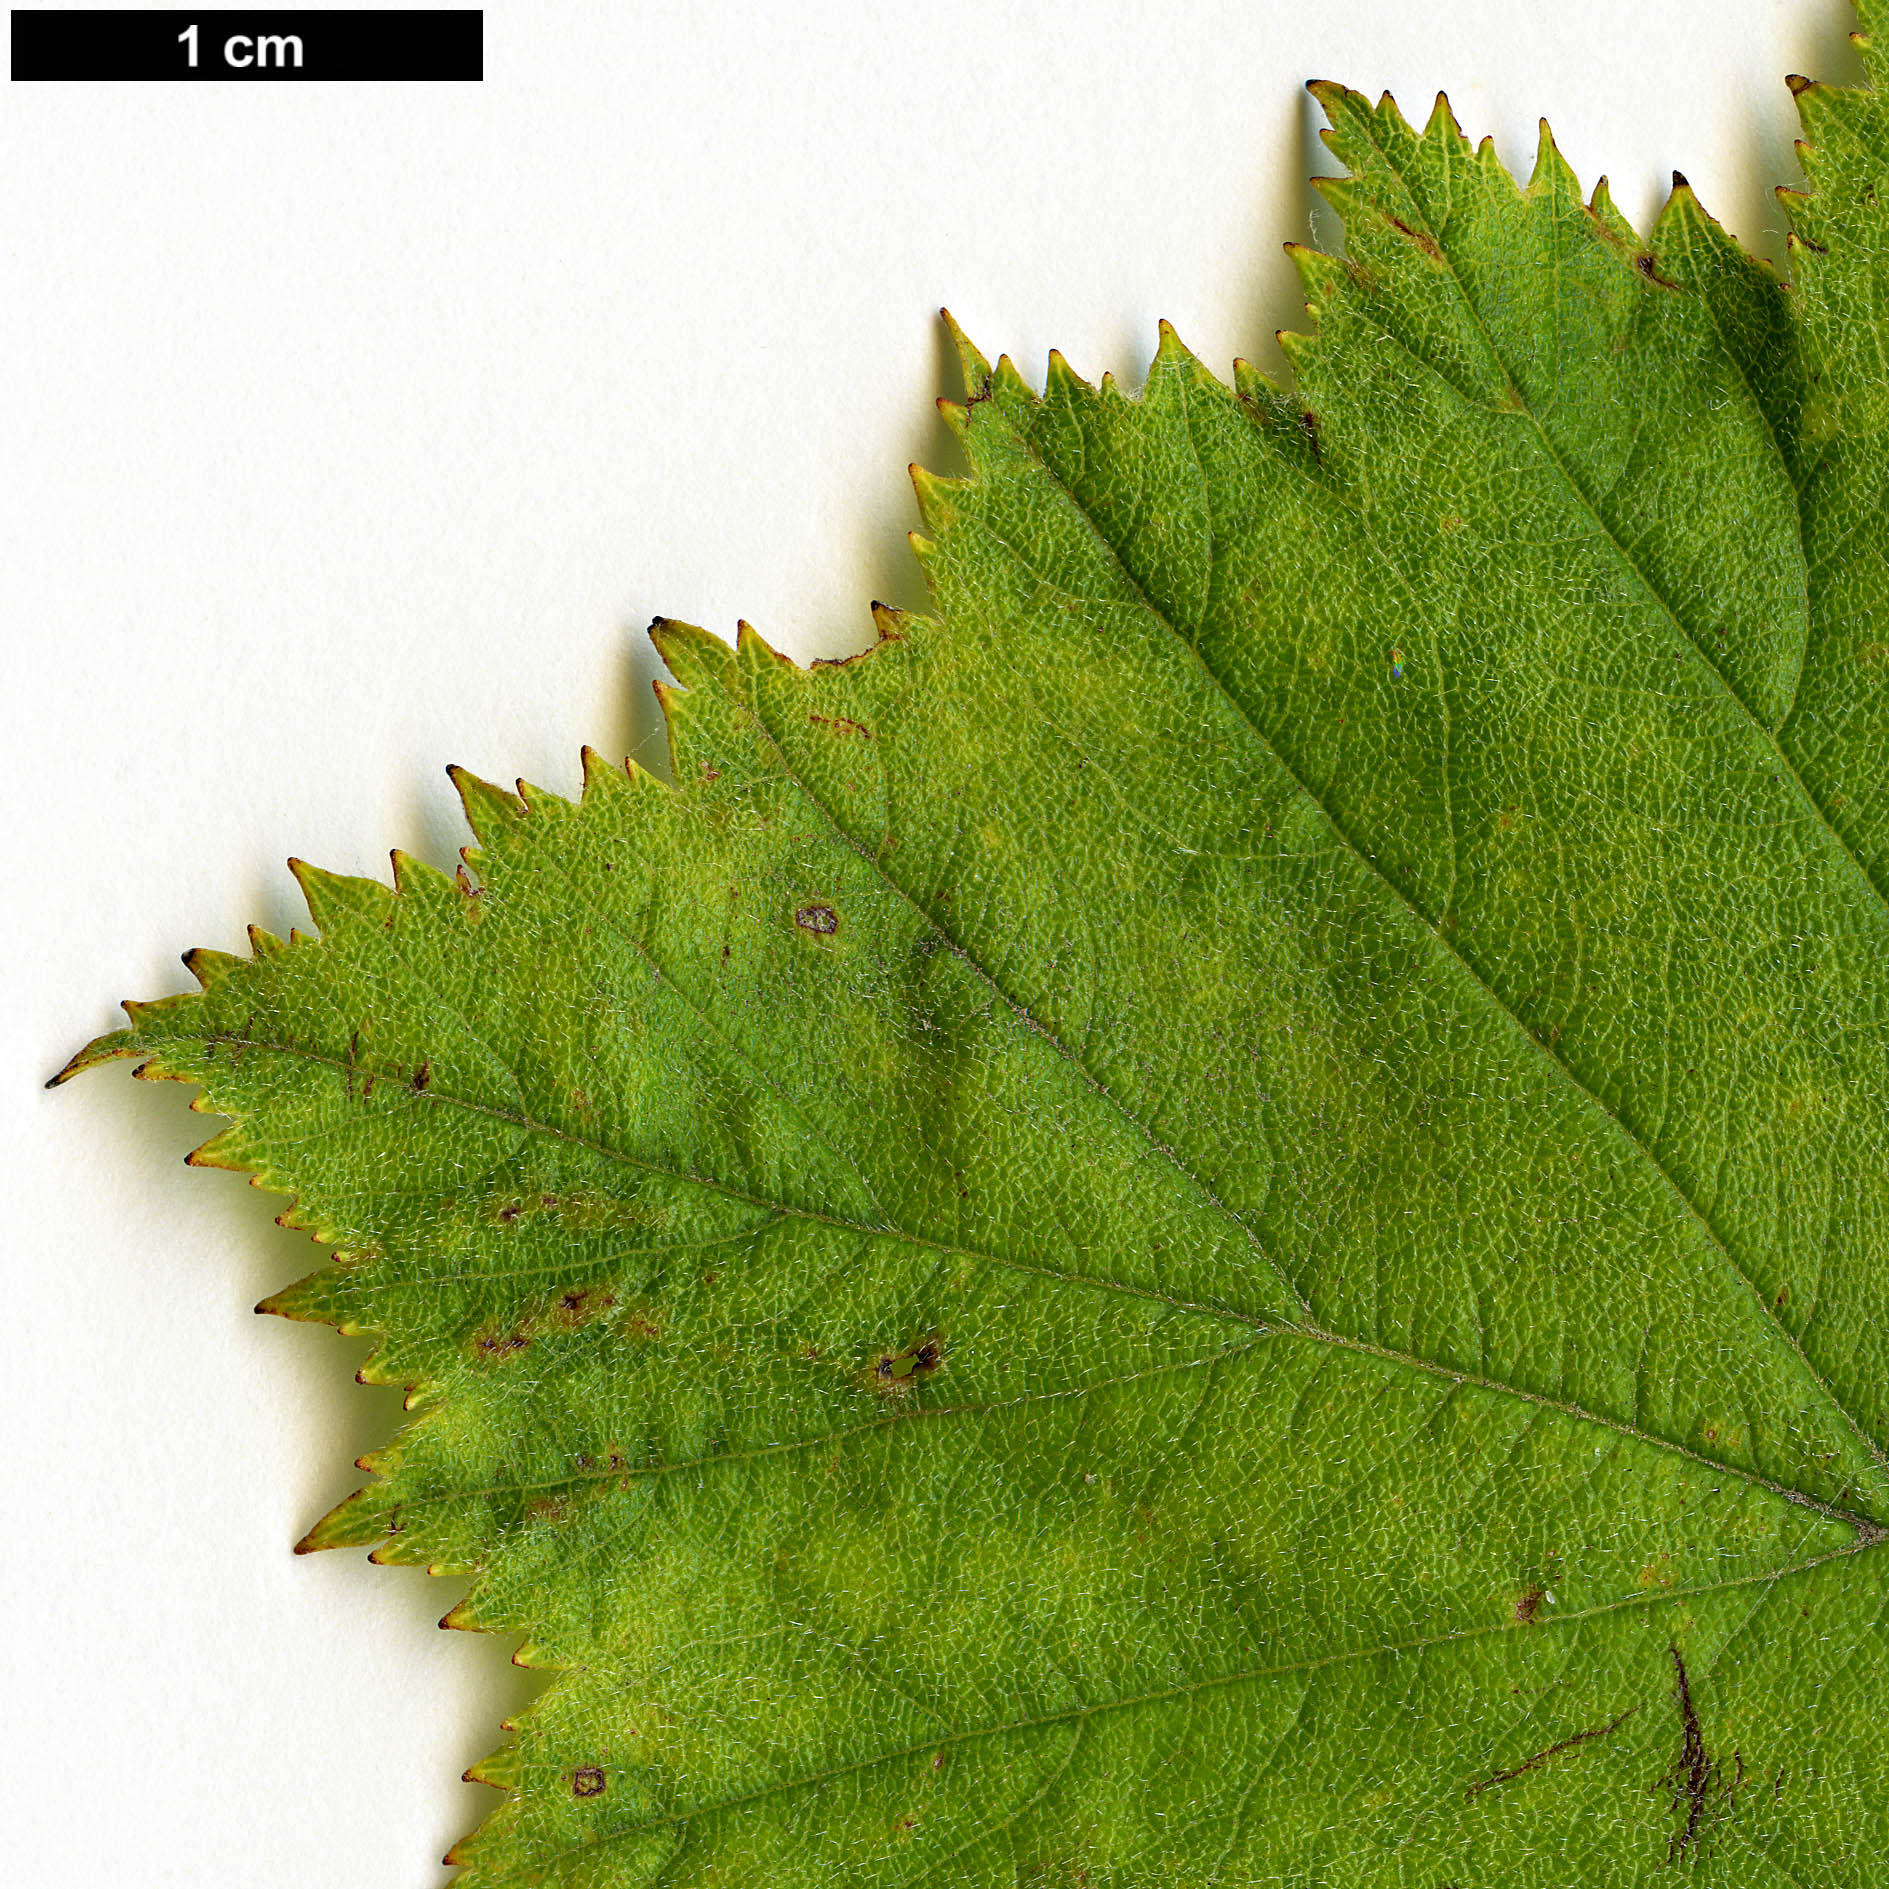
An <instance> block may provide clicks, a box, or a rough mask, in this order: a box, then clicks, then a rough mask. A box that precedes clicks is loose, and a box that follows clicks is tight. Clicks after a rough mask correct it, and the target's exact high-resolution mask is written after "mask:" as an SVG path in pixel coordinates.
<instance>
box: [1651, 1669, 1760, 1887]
mask: <svg viewBox="0 0 1889 1889" xmlns="http://www.w3.org/2000/svg"><path fill="white" fill-rule="evenodd" d="M1666 1650H1667V1652H1668V1653H1670V1654H1671V1655H1672V1662H1673V1704H1674V1705H1675V1707H1676V1708H1677V1709H1678V1713H1679V1753H1678V1756H1677V1757H1675V1758H1674V1759H1673V1761H1672V1763H1671V1764H1670V1765H1668V1766H1667V1767H1666V1770H1665V1771H1664V1772H1663V1773H1662V1774H1661V1776H1660V1778H1659V1780H1658V1781H1657V1782H1656V1783H1655V1784H1654V1785H1653V1789H1654V1790H1656V1791H1657V1790H1664V1791H1665V1792H1666V1793H1667V1801H1668V1803H1669V1805H1670V1807H1671V1808H1672V1809H1673V1810H1675V1811H1683V1812H1684V1813H1685V1821H1684V1822H1683V1823H1682V1824H1681V1825H1680V1826H1679V1828H1678V1829H1677V1830H1675V1831H1674V1832H1673V1834H1672V1837H1671V1839H1670V1841H1669V1842H1668V1843H1667V1845H1666V1860H1667V1861H1668V1862H1669V1863H1677V1862H1679V1861H1681V1860H1682V1859H1683V1858H1684V1857H1685V1855H1686V1853H1687V1852H1688V1851H1689V1850H1690V1849H1692V1847H1693V1846H1694V1844H1696V1843H1697V1842H1698V1840H1699V1833H1700V1831H1701V1829H1702V1828H1703V1827H1704V1824H1705V1814H1706V1804H1707V1801H1708V1799H1709V1798H1710V1796H1711V1793H1712V1790H1713V1787H1714V1786H1715V1785H1717V1784H1718V1783H1719V1781H1720V1779H1721V1777H1722V1776H1723V1773H1724V1767H1723V1765H1721V1764H1720V1762H1719V1760H1718V1759H1717V1758H1715V1757H1713V1755H1712V1754H1711V1752H1710V1751H1709V1750H1707V1748H1706V1743H1705V1732H1704V1730H1703V1728H1702V1727H1701V1726H1700V1724H1699V1714H1698V1711H1697V1709H1696V1708H1695V1707H1694V1705H1693V1703H1692V1681H1691V1678H1690V1676H1689V1675H1688V1674H1687V1672H1686V1661H1685V1656H1684V1655H1683V1654H1682V1653H1681V1652H1680V1651H1679V1649H1678V1647H1676V1646H1669V1647H1668V1648H1667V1649H1666ZM1732 1765H1733V1772H1732V1777H1731V1779H1730V1781H1729V1782H1728V1783H1726V1784H1725V1786H1724V1795H1725V1798H1726V1802H1727V1803H1728V1805H1729V1806H1730V1807H1731V1808H1732V1809H1734V1810H1736V1809H1737V1807H1738V1788H1739V1786H1740V1785H1741V1784H1743V1783H1744V1781H1745V1761H1744V1759H1743V1758H1742V1757H1741V1756H1740V1755H1739V1754H1738V1753H1737V1752H1736V1751H1734V1752H1733V1753H1732Z"/></svg>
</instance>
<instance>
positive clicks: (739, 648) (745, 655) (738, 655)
mask: <svg viewBox="0 0 1889 1889" xmlns="http://www.w3.org/2000/svg"><path fill="white" fill-rule="evenodd" d="M763 657H766V658H767V659H768V660H769V661H770V662H774V663H779V664H781V665H782V666H783V667H785V668H788V669H798V668H799V667H800V665H799V664H798V663H796V662H795V661H794V659H793V658H792V657H791V656H789V655H786V654H785V653H784V652H782V651H781V650H778V649H776V648H775V647H774V645H773V644H772V643H770V642H769V641H768V640H767V638H766V637H765V636H763V635H762V634H761V632H760V631H759V630H757V629H756V628H755V627H754V625H753V624H752V623H750V622H749V621H748V620H747V618H745V617H743V618H742V619H741V620H740V621H739V622H738V623H736V625H735V660H736V664H737V672H738V670H739V665H740V664H742V663H744V662H746V663H758V662H760V660H761V659H762V658H763Z"/></svg>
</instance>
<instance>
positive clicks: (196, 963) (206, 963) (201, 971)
mask: <svg viewBox="0 0 1889 1889" xmlns="http://www.w3.org/2000/svg"><path fill="white" fill-rule="evenodd" d="M183 962H184V969H185V970H186V971H188V972H189V973H190V975H191V976H192V977H194V978H195V979H196V980H197V982H198V984H199V985H200V986H201V987H202V988H203V989H205V990H208V989H209V988H210V986H211V985H212V984H213V983H214V982H215V981H216V980H217V979H218V978H220V977H222V976H224V975H226V974H227V973H228V972H230V971H233V970H237V969H240V968H241V965H242V962H243V961H242V959H241V958H237V957H232V956H231V955H230V954H229V953H228V952H227V951H212V950H211V949H209V947H208V946H205V945H193V946H192V947H191V949H190V950H188V951H186V952H185V953H184V960H183Z"/></svg>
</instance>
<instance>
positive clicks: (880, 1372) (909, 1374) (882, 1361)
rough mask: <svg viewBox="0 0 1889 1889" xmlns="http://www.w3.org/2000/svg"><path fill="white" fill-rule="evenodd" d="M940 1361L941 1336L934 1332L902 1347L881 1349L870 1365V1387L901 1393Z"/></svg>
mask: <svg viewBox="0 0 1889 1889" xmlns="http://www.w3.org/2000/svg"><path fill="white" fill-rule="evenodd" d="M943 1361H944V1339H943V1338H942V1337H940V1336H939V1334H938V1333H936V1332H933V1333H931V1335H930V1336H929V1337H926V1338H921V1339H920V1340H919V1341H918V1342H917V1343H916V1344H912V1345H907V1346H905V1347H904V1348H903V1349H902V1350H899V1351H887V1352H883V1353H881V1354H880V1356H879V1357H878V1358H877V1359H876V1360H875V1361H874V1363H873V1367H872V1381H873V1388H874V1389H875V1390H878V1391H880V1392H882V1393H884V1394H886V1395H889V1396H899V1395H902V1394H903V1393H904V1392H905V1391H907V1390H909V1389H910V1388H911V1386H912V1384H913V1383H914V1382H915V1381H916V1380H917V1379H919V1378H921V1377H926V1376H929V1375H930V1373H931V1372H933V1371H935V1370H937V1368H938V1366H939V1365H940V1364H941V1363H942V1362H943Z"/></svg>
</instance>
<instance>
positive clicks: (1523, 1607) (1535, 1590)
mask: <svg viewBox="0 0 1889 1889" xmlns="http://www.w3.org/2000/svg"><path fill="white" fill-rule="evenodd" d="M1541 1602H1542V1589H1540V1588H1539V1587H1525V1588H1523V1589H1522V1591H1521V1592H1520V1593H1519V1594H1517V1595H1516V1597H1515V1611H1514V1613H1513V1615H1512V1618H1513V1619H1515V1620H1517V1621H1519V1622H1520V1623H1521V1624H1522V1625H1523V1626H1526V1625H1527V1624H1528V1623H1529V1622H1530V1621H1531V1620H1533V1619H1534V1617H1535V1616H1536V1615H1537V1614H1538V1613H1540V1611H1541Z"/></svg>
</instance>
